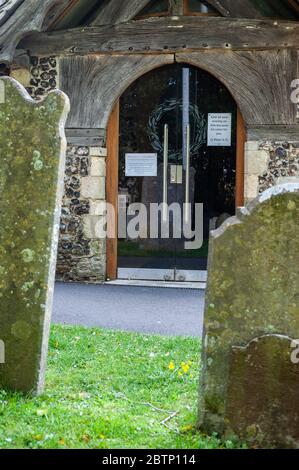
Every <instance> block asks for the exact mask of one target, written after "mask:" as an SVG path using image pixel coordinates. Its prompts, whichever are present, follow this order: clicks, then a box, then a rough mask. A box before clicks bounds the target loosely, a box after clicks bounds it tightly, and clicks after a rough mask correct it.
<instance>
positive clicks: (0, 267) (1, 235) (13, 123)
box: [0, 77, 69, 392]
mask: <svg viewBox="0 0 299 470" xmlns="http://www.w3.org/2000/svg"><path fill="white" fill-rule="evenodd" d="M68 110H69V102H68V99H67V97H66V96H65V95H64V94H63V93H61V92H59V91H54V92H51V93H50V94H49V95H48V96H47V97H46V99H45V100H44V101H42V102H39V103H35V102H34V101H33V100H32V99H31V98H30V97H29V95H28V94H27V92H26V91H25V89H24V88H23V87H22V86H21V85H19V84H18V82H16V81H15V80H13V79H10V78H7V77H6V78H1V79H0V142H1V144H0V214H1V225H0V289H1V292H0V339H1V341H3V344H4V347H5V362H4V364H0V387H4V388H9V389H13V390H20V391H24V392H29V391H33V392H40V391H41V390H42V388H43V384H44V371H45V364H46V357H47V348H48V335H49V326H50V317H51V309H52V297H53V286H54V276H55V262H56V248H57V242H58V233H59V219H60V206H61V198H62V191H63V176H64V162H65V139H64V130H63V126H64V123H65V120H66V117H67V113H68Z"/></svg>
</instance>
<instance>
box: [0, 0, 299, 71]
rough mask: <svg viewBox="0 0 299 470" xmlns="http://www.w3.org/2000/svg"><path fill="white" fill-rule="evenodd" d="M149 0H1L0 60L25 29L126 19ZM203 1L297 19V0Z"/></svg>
mask: <svg viewBox="0 0 299 470" xmlns="http://www.w3.org/2000/svg"><path fill="white" fill-rule="evenodd" d="M149 1H150V0H126V1H122V2H120V0H60V1H58V0H43V1H41V0H0V62H6V63H9V62H11V61H12V58H13V55H14V51H15V47H16V45H17V44H18V43H19V41H20V39H21V38H22V37H24V36H26V35H27V34H28V33H31V32H34V31H51V30H67V29H70V28H74V27H77V26H90V25H93V26H102V25H115V24H120V23H125V22H128V21H129V20H132V19H134V18H135V17H136V15H138V13H139V12H140V11H141V10H142V9H143V8H144V7H145V6H146V5H147V4H148V3H149ZM157 1H159V0H157ZM184 1H187V0H169V4H170V7H171V8H170V11H172V12H173V11H182V7H180V8H178V7H177V5H179V4H181V3H182V2H184ZM205 3H206V4H210V5H211V6H212V7H213V8H214V9H216V10H217V11H218V12H219V14H220V15H222V16H226V17H231V18H248V19H260V18H265V17H268V18H277V19H284V20H295V21H296V20H297V21H299V0H279V1H278V0H205ZM174 4H175V5H176V7H175V8H174V6H173V5H174Z"/></svg>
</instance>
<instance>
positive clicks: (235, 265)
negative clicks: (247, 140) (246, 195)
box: [199, 179, 299, 446]
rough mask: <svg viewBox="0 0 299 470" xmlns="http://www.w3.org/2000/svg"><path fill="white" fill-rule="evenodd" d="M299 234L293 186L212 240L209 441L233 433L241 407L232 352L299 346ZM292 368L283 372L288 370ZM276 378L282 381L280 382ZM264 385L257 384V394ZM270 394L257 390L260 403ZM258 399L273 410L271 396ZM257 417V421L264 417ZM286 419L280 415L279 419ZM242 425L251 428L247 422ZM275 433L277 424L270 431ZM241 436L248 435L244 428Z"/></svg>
mask: <svg viewBox="0 0 299 470" xmlns="http://www.w3.org/2000/svg"><path fill="white" fill-rule="evenodd" d="M298 233H299V182H298V181H297V180H296V179H294V183H285V184H281V185H277V186H275V187H273V188H270V189H268V190H267V191H265V192H264V193H262V194H261V195H260V196H259V197H258V198H257V199H256V200H255V201H253V202H252V203H251V204H250V205H249V207H247V208H243V209H241V210H239V211H238V214H237V215H236V216H235V217H232V218H230V219H228V220H226V221H225V222H224V224H223V225H222V226H221V227H220V228H219V229H218V230H215V231H213V232H212V233H211V237H210V252H209V274H208V284H207V292H206V306H205V319H204V336H203V354H202V383H201V387H200V400H199V416H200V419H199V425H200V427H201V428H202V429H203V431H204V432H206V433H210V432H217V433H219V434H221V435H223V436H225V435H226V432H227V430H231V429H232V430H234V428H236V426H235V425H234V424H233V423H236V422H237V420H236V419H235V418H236V417H235V415H234V413H236V414H238V413H239V410H238V403H237V401H236V402H235V403H234V402H232V400H233V398H232V397H233V395H232V394H231V395H230V396H229V395H228V388H229V384H231V376H230V374H231V368H230V367H231V363H230V361H231V351H232V348H233V347H245V346H246V345H247V344H248V343H249V342H250V341H252V340H253V339H254V338H259V337H262V336H264V335H283V336H286V337H289V338H293V339H297V338H299V236H298ZM271 344H272V343H271ZM290 354H291V351H290ZM276 363H277V364H278V362H276ZM288 366H289V364H285V368H286V370H289V368H288ZM280 367H283V366H282V365H280ZM275 372H276V371H275V370H274V371H273V375H274V376H275ZM276 377H277V379H276V380H278V377H279V374H277V375H276ZM234 380H237V374H236V372H234ZM240 380H241V377H240ZM284 380H285V387H286V389H287V388H288V387H289V386H290V384H291V381H292V377H290V380H289V382H288V380H287V376H286V375H285V376H284ZM271 384H272V385H273V382H271ZM260 385H261V384H260V383H258V381H257V382H256V383H255V384H254V386H255V390H259V387H260ZM265 390H267V387H266V386H264V387H263V388H260V393H261V395H263V393H264V392H265ZM257 393H259V392H257ZM261 399H262V400H263V403H264V402H267V399H268V401H269V402H270V400H271V395H270V393H269V396H268V397H267V396H266V397H265V396H263V397H262V396H261ZM256 403H257V402H256ZM298 403H299V400H298ZM228 409H229V410H230V413H227V410H228ZM251 411H252V410H251ZM243 412H244V413H246V409H245V410H243ZM255 412H256V415H257V416H258V414H259V412H260V410H259V409H258V408H257V409H256V410H255ZM283 412H284V410H279V413H280V416H281V415H282V414H283ZM285 412H286V413H287V412H288V410H285ZM269 415H271V413H269ZM287 418H288V419H289V418H290V417H287ZM256 420H258V419H256ZM243 421H244V422H247V425H248V421H246V419H245V418H244V416H243ZM253 425H254V422H253ZM271 425H272V427H273V426H274V425H275V423H274V421H273V422H272V423H271V422H268V423H267V426H266V429H267V430H270V429H271ZM249 426H250V425H249ZM237 431H238V433H239V434H241V435H242V436H244V435H245V434H246V433H245V432H241V428H240V427H238V428H237ZM243 431H244V430H243ZM298 431H299V424H298ZM297 436H299V432H298V434H297ZM271 439H272V436H271V435H267V434H266V435H264V436H263V442H264V443H265V444H266V443H268V444H269V445H271V442H272V440H271ZM297 444H298V446H299V437H298V442H297Z"/></svg>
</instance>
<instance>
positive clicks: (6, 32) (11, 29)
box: [0, 0, 57, 63]
mask: <svg viewBox="0 0 299 470" xmlns="http://www.w3.org/2000/svg"><path fill="white" fill-rule="evenodd" d="M56 2H57V0H43V1H42V2H41V1H40V0H26V1H24V2H22V3H20V4H19V3H18V2H17V0H13V2H12V3H11V2H10V3H9V4H8V5H10V7H11V13H12V14H11V15H10V16H8V15H7V19H6V21H5V23H4V24H3V25H2V26H1V29H0V62H4V63H10V62H12V60H13V56H14V52H15V48H16V46H17V44H18V42H19V41H20V39H21V38H22V37H24V36H25V35H26V34H28V33H29V32H32V31H40V30H41V28H42V25H43V21H44V18H45V16H46V14H47V12H48V10H49V8H51V6H52V5H54V3H56ZM16 5H18V6H17V7H16ZM15 7H16V8H15ZM3 8H5V6H3ZM2 13H4V10H3V11H2ZM7 13H8V12H7ZM3 18H5V17H4V16H3Z"/></svg>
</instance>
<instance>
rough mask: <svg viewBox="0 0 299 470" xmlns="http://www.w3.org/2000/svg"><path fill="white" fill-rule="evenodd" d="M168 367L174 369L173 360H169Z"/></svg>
mask: <svg viewBox="0 0 299 470" xmlns="http://www.w3.org/2000/svg"><path fill="white" fill-rule="evenodd" d="M168 369H169V370H174V369H175V365H174V362H173V361H171V362H170V363H169V366H168Z"/></svg>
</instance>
